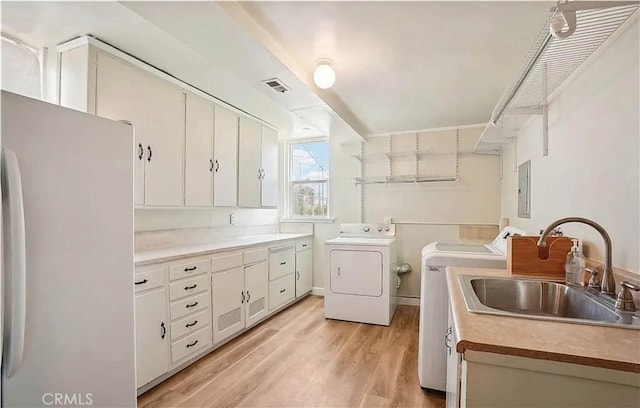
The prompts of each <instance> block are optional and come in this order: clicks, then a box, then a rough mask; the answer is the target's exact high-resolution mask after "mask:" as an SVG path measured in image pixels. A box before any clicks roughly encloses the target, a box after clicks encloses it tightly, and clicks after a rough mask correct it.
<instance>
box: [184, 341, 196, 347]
mask: <svg viewBox="0 0 640 408" xmlns="http://www.w3.org/2000/svg"><path fill="white" fill-rule="evenodd" d="M196 344H198V340H195V341H194V342H193V343H189V344H187V348H189V347H193V346H195V345H196Z"/></svg>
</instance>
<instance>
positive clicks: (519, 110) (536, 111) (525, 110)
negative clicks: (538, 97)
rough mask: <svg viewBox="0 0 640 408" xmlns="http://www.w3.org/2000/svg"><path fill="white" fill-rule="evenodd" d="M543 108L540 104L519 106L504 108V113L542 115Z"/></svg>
mask: <svg viewBox="0 0 640 408" xmlns="http://www.w3.org/2000/svg"><path fill="white" fill-rule="evenodd" d="M543 111H544V108H543V107H542V106H520V107H514V108H509V109H505V111H504V114H505V115H542V114H543Z"/></svg>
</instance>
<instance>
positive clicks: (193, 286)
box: [184, 283, 198, 290]
mask: <svg viewBox="0 0 640 408" xmlns="http://www.w3.org/2000/svg"><path fill="white" fill-rule="evenodd" d="M197 287H198V284H197V283H194V284H193V285H191V286H185V287H184V290H191V289H195V288H197Z"/></svg>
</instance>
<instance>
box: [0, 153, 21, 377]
mask: <svg viewBox="0 0 640 408" xmlns="http://www.w3.org/2000/svg"><path fill="white" fill-rule="evenodd" d="M2 155H3V157H2V206H3V208H4V211H3V217H4V219H3V225H4V231H5V235H4V255H5V258H4V262H5V265H4V270H5V274H6V275H5V283H6V289H8V290H5V293H4V295H5V304H4V313H5V319H4V326H5V327H4V331H5V337H4V338H5V340H6V341H5V345H4V350H3V356H2V359H3V363H4V364H3V369H4V374H5V375H6V376H7V377H11V376H13V375H14V374H15V373H16V371H17V370H18V367H19V366H20V363H21V361H22V354H23V351H24V334H25V320H26V295H27V288H26V249H25V247H26V242H25V228H24V205H23V201H22V181H21V178H20V166H19V164H18V158H17V157H16V154H15V153H14V152H13V151H11V150H9V149H3V151H2Z"/></svg>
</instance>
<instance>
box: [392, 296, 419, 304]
mask: <svg viewBox="0 0 640 408" xmlns="http://www.w3.org/2000/svg"><path fill="white" fill-rule="evenodd" d="M397 299H398V304H399V305H406V306H420V298H413V297H404V296H398V298H397Z"/></svg>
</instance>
